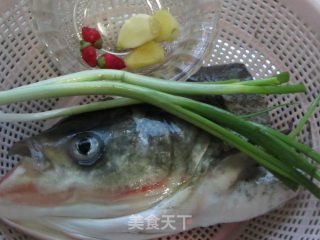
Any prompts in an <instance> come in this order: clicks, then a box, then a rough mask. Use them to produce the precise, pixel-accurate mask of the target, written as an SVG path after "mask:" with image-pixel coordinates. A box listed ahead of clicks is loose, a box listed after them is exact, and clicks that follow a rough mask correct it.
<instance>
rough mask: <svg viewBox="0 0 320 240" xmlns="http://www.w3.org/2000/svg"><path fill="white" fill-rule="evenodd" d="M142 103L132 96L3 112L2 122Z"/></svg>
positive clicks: (45, 118)
mask: <svg viewBox="0 0 320 240" xmlns="http://www.w3.org/2000/svg"><path fill="white" fill-rule="evenodd" d="M139 103H141V102H140V101H137V100H134V99H131V98H118V99H113V100H107V101H101V102H94V103H89V104H84V105H80V106H72V107H66V108H60V109H55V110H50V111H45V112H39V113H1V112H0V121H1V122H29V121H40V120H48V119H53V118H61V117H69V116H73V115H78V114H81V113H86V112H95V111H99V110H104V109H112V108H118V107H124V106H130V105H136V104H139Z"/></svg>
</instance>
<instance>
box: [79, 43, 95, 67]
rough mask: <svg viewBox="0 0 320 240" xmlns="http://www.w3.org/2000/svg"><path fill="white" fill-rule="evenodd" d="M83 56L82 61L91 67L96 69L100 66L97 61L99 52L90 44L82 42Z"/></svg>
mask: <svg viewBox="0 0 320 240" xmlns="http://www.w3.org/2000/svg"><path fill="white" fill-rule="evenodd" d="M80 49H81V56H82V59H83V60H84V61H85V62H86V63H87V64H88V65H89V66H90V67H96V66H97V65H98V61H97V50H96V49H95V47H93V46H92V45H91V44H90V43H89V42H86V41H83V40H82V41H81V42H80Z"/></svg>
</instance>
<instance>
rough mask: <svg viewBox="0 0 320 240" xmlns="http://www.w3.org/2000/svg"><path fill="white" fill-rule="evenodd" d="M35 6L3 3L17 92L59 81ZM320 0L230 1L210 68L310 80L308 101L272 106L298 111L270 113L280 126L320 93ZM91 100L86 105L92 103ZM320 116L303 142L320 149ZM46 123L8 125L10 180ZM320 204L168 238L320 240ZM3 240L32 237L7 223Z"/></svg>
mask: <svg viewBox="0 0 320 240" xmlns="http://www.w3.org/2000/svg"><path fill="white" fill-rule="evenodd" d="M29 6H30V5H29V1H28V0H1V2H0V81H1V89H9V88H12V87H17V86H19V85H22V84H27V83H31V82H35V81H38V80H41V79H47V78H50V77H53V76H56V75H59V72H58V70H57V69H56V68H55V65H54V63H53V62H51V60H50V59H49V57H48V55H47V53H46V51H45V46H44V45H43V44H42V43H41V42H40V40H39V39H38V37H37V35H36V33H35V30H34V27H33V25H32V20H31V11H30V8H29ZM319 14H320V1H319V0H225V1H224V5H223V9H222V19H221V29H220V33H219V36H218V39H217V42H216V44H215V46H214V47H213V49H212V50H211V54H210V55H209V56H208V59H206V60H205V61H204V64H205V65H213V64H221V63H230V62H242V63H245V64H246V65H247V67H248V69H249V70H250V71H251V73H252V74H253V75H254V76H255V77H263V76H267V75H271V74H275V73H277V72H278V71H283V70H288V71H290V72H291V73H292V82H293V83H297V82H303V83H304V84H305V85H306V86H307V88H308V93H307V95H294V96H293V95H290V96H272V97H269V98H268V100H269V103H270V104H272V105H274V104H279V103H287V102H290V101H292V100H294V101H295V102H298V105H294V106H291V107H285V108H283V109H278V110H276V111H274V112H272V113H271V114H270V115H271V117H272V120H273V125H274V127H276V128H278V129H287V128H289V127H291V126H292V125H294V124H296V123H297V121H298V120H299V119H300V118H301V117H302V116H303V113H304V112H305V110H306V107H307V106H308V105H309V103H310V102H311V101H312V100H313V99H314V98H315V96H316V95H317V94H318V93H319V91H320V62H319V60H320V38H319V33H320V27H319V25H318V18H319V16H320V15H319ZM90 100H93V99H92V98H91V99H86V100H85V101H90ZM62 104H65V103H63V102H59V101H58V100H48V101H38V102H29V103H21V104H16V105H10V106H6V107H3V108H2V110H3V111H7V112H13V111H14V112H31V111H34V110H36V111H41V110H47V109H51V108H54V107H56V106H58V105H62ZM319 116H320V112H317V113H316V114H315V115H314V116H313V118H312V119H311V121H310V124H309V125H308V126H307V128H306V129H305V130H304V132H303V133H302V135H301V140H302V141H304V142H305V143H307V144H309V145H312V146H313V148H315V149H317V150H320V137H319V135H320V121H319ZM44 124H45V123H42V122H41V123H21V124H10V123H8V124H1V125H0V132H1V134H0V137H1V144H0V145H1V148H0V171H1V176H3V175H4V174H5V173H6V172H7V171H8V170H10V169H12V168H13V167H14V166H15V165H16V164H17V162H18V159H17V158H15V157H9V156H8V148H9V147H10V146H11V145H12V144H13V142H15V141H18V140H20V139H22V138H25V137H27V136H30V135H33V134H36V133H38V132H39V131H41V130H42V129H43V128H44ZM319 217H320V202H319V201H317V200H316V199H315V198H314V197H312V196H311V195H310V194H309V193H306V192H302V193H301V194H300V195H299V196H298V197H297V198H296V199H295V200H293V201H291V202H289V203H288V204H287V205H286V206H285V207H283V208H281V209H279V210H276V211H274V212H272V213H270V214H268V215H265V216H262V217H259V218H257V219H253V220H251V221H247V222H242V223H234V224H223V225H217V226H212V227H209V228H200V229H195V230H192V231H190V232H185V233H181V234H179V235H177V236H172V237H166V238H163V240H165V239H168V240H171V239H177V240H179V239H180V240H182V239H183V240H191V239H193V240H208V239H215V240H222V239H226V240H230V239H234V240H254V239H263V240H271V239H286V240H319V239H320V220H319ZM0 239H7V240H13V239H14V240H18V239H19V240H25V239H32V238H31V237H28V236H26V235H24V234H22V233H20V232H19V231H17V230H14V229H13V228H11V227H9V226H7V225H5V224H1V225H0Z"/></svg>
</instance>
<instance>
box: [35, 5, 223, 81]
mask: <svg viewBox="0 0 320 240" xmlns="http://www.w3.org/2000/svg"><path fill="white" fill-rule="evenodd" d="M220 2H221V0H206V1H204V0H201V1H194V0H94V1H93V0H91V1H90V0H68V1H67V0H55V1H49V0H32V13H33V20H34V23H35V28H36V30H37V32H38V35H39V37H40V39H41V40H42V41H43V42H44V43H45V45H46V47H47V49H48V51H49V54H50V56H51V57H52V59H53V60H54V62H55V63H56V65H57V67H58V69H59V70H60V71H61V73H63V74H66V73H70V72H76V71H81V70H85V69H88V68H89V67H88V66H87V65H86V64H84V63H83V61H82V59H81V55H80V51H79V41H80V39H81V29H82V27H83V26H90V27H95V28H97V29H99V31H100V32H101V34H102V38H103V40H104V48H103V49H102V50H101V51H100V53H103V52H114V51H115V43H116V39H117V36H118V33H119V30H120V28H121V26H122V25H123V23H124V21H125V20H126V19H128V18H129V17H131V16H132V15H134V14H138V13H147V14H152V13H153V12H155V11H157V10H158V9H160V8H165V9H169V11H170V12H171V13H172V14H173V15H174V16H175V17H177V19H178V21H179V23H180V24H181V26H182V35H181V36H180V38H179V39H178V40H177V41H175V42H173V43H167V44H164V47H165V50H166V58H165V62H164V63H163V64H161V65H157V66H153V67H150V68H148V69H144V70H143V71H141V72H139V73H141V74H146V75H152V76H156V77H160V78H164V79H170V80H185V79H186V78H187V77H189V76H190V75H191V74H193V73H194V72H195V71H197V70H198V68H199V67H200V66H201V64H202V61H203V59H204V57H205V55H206V53H207V50H208V49H210V47H211V44H212V42H213V40H214V38H215V37H216V33H217V26H218V20H219V13H220V5H221V4H220ZM119 54H121V53H119ZM124 54H125V53H124Z"/></svg>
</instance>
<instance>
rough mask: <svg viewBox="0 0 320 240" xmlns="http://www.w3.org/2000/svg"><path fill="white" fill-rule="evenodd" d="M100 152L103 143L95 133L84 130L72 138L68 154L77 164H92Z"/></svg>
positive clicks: (88, 165) (101, 151)
mask: <svg viewBox="0 0 320 240" xmlns="http://www.w3.org/2000/svg"><path fill="white" fill-rule="evenodd" d="M102 154H103V143H102V141H101V138H100V137H99V136H97V135H96V134H94V133H90V132H86V133H80V134H77V135H75V136H74V137H73V138H72V141H71V149H70V155H71V157H72V158H73V159H74V161H75V163H76V164H78V165H79V166H84V167H90V166H93V165H94V164H96V163H97V161H99V159H100V158H101V156H102Z"/></svg>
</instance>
